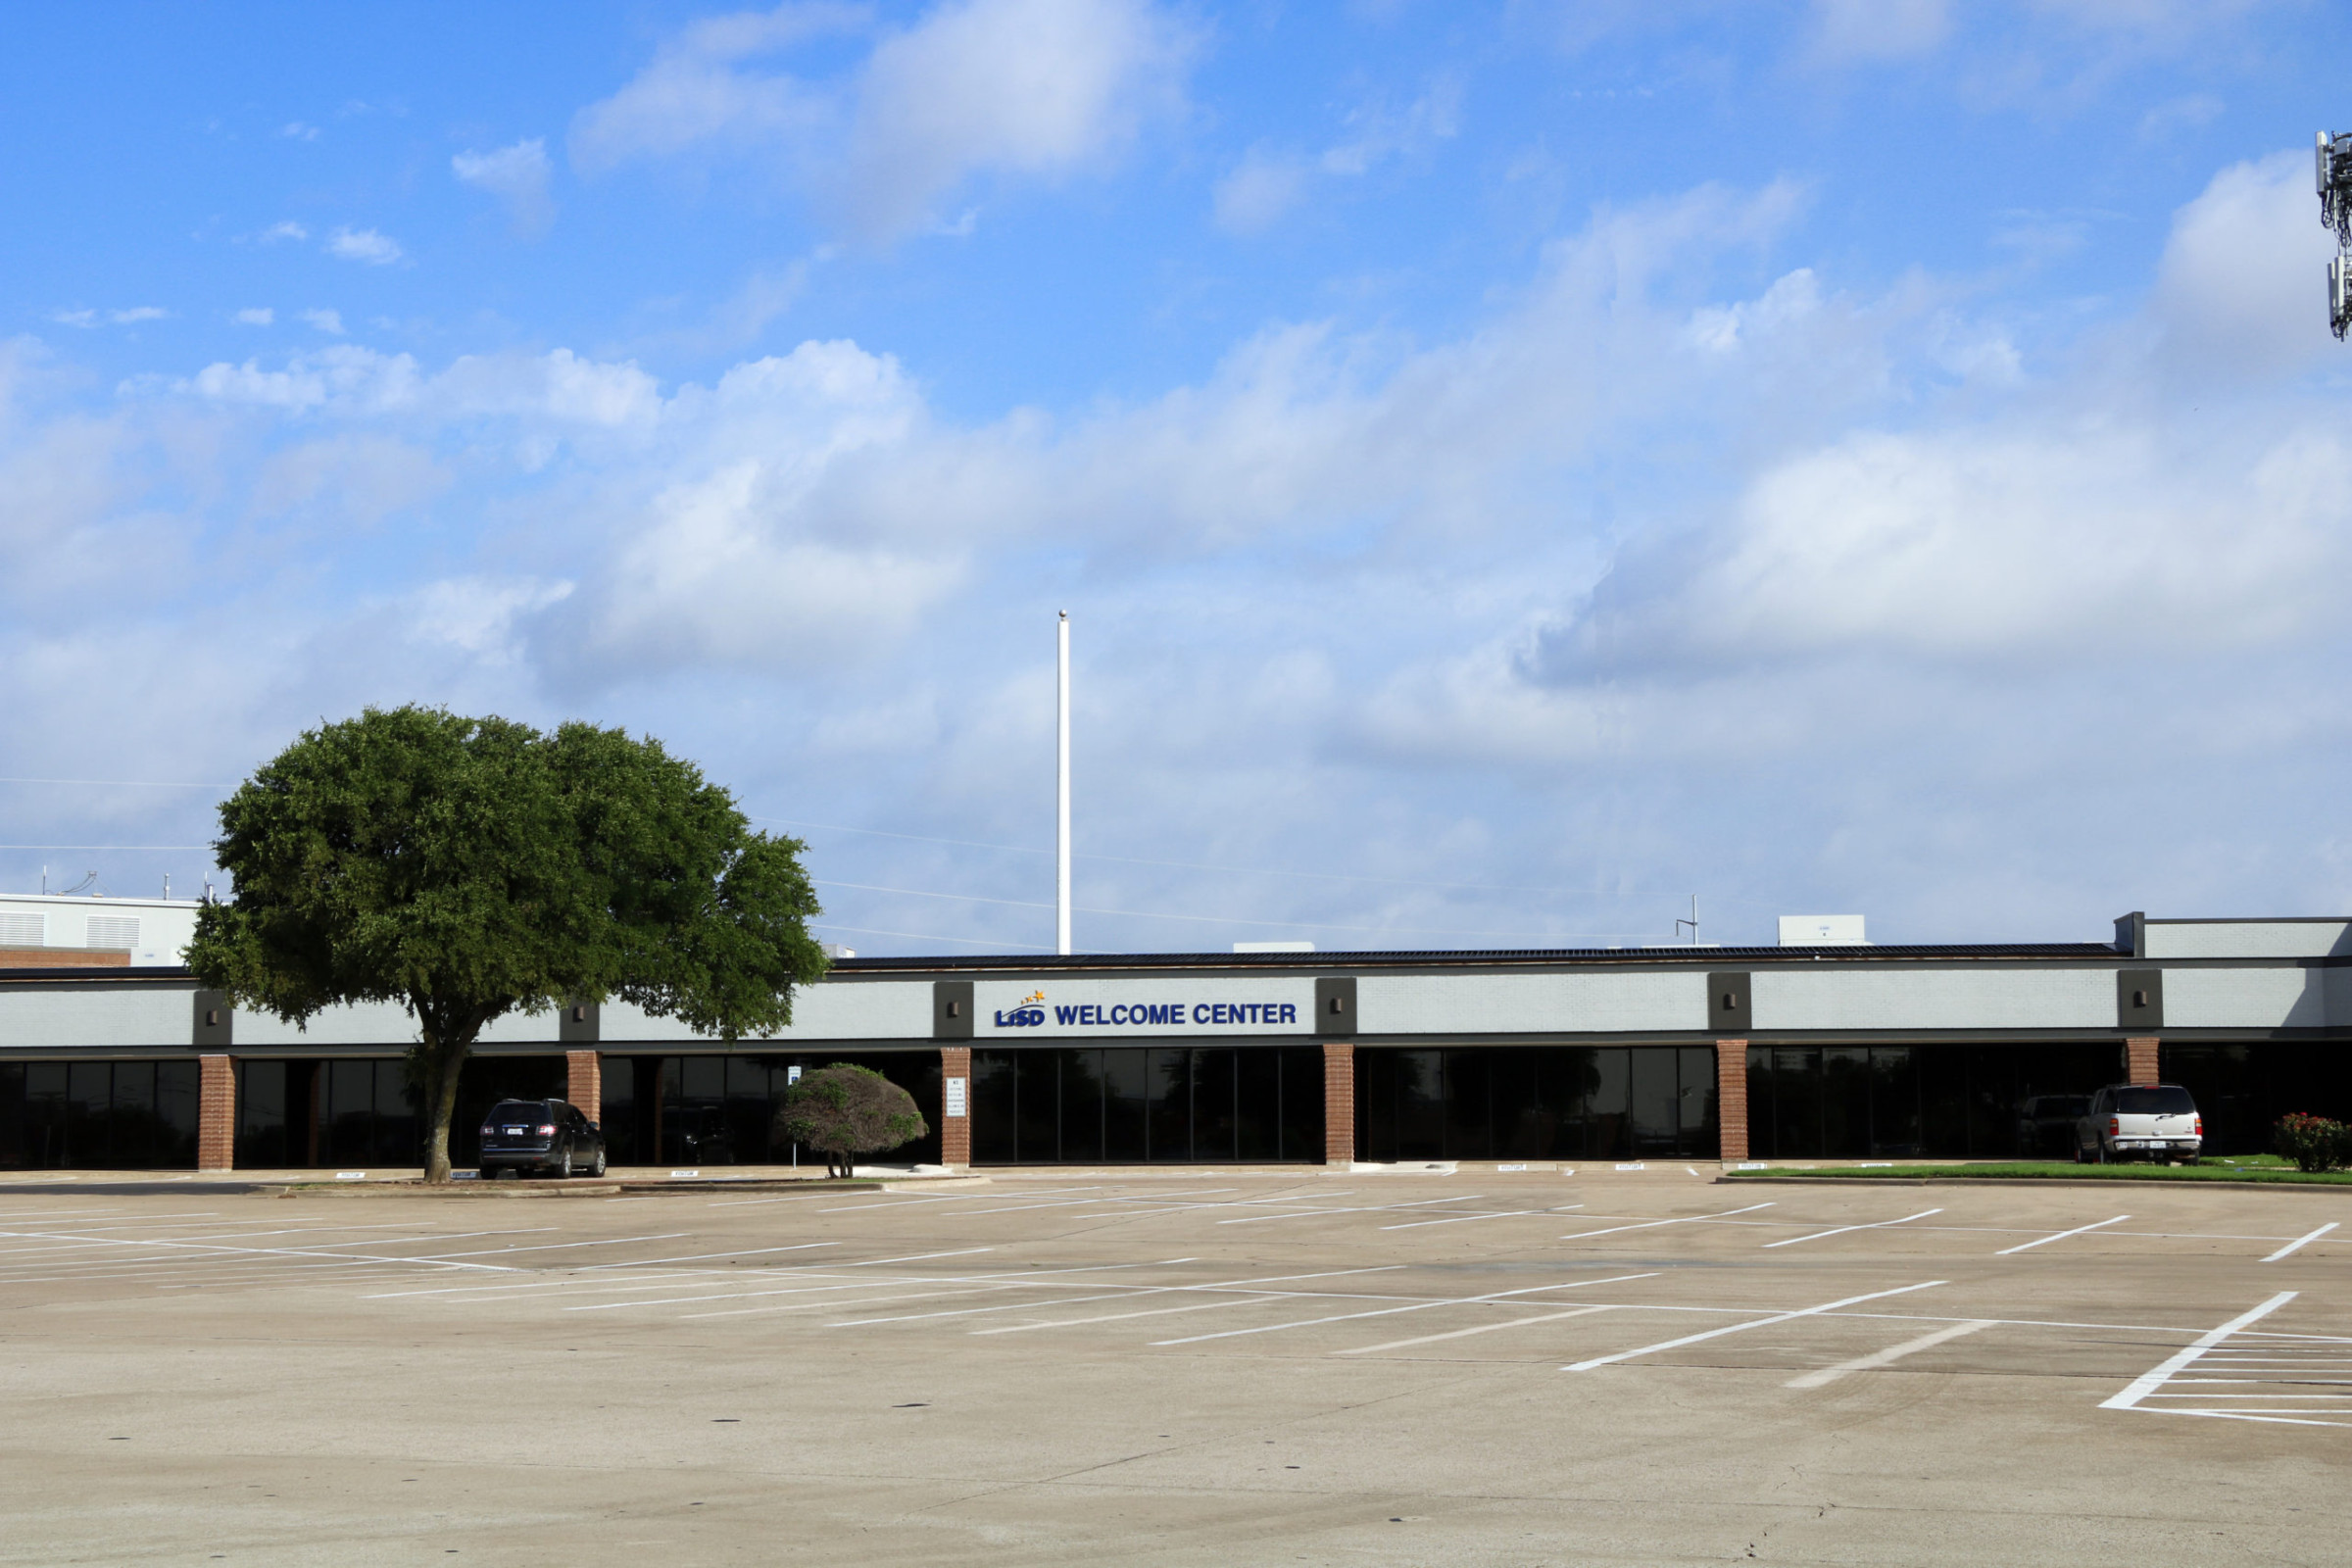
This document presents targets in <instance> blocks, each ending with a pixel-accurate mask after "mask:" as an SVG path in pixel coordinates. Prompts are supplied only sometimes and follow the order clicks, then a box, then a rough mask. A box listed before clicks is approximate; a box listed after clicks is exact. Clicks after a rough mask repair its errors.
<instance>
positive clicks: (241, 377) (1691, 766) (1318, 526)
mask: <svg viewBox="0 0 2352 1568" xmlns="http://www.w3.org/2000/svg"><path fill="white" fill-rule="evenodd" d="M476 11H477V12H478V13H479V14H468V13H466V12H464V11H462V10H460V9H457V8H449V7H441V6H426V5H415V6H393V5H379V6H357V7H350V8H342V9H338V10H336V11H334V12H332V13H327V12H321V11H320V10H319V8H316V7H299V6H291V5H288V6H260V5H247V6H240V7H236V8H233V9H230V8H215V9H211V10H198V9H195V8H187V7H178V6H164V5H154V6H132V5H118V6H103V5H100V6H89V7H76V8H55V9H53V10H51V11H48V12H45V13H44V12H40V11H35V10H34V9H32V8H18V9H16V10H14V11H12V12H11V13H10V14H9V15H8V16H7V18H6V19H5V20H4V21H0V125H4V126H5V131H6V136H7V142H8V146H9V147H10V150H11V156H10V158H9V159H8V160H7V161H6V163H5V165H4V166H0V195H4V196H5V198H6V201H7V209H6V210H7V211H8V212H10V213H12V214H14V215H15V217H14V220H13V222H12V224H11V231H10V238H9V243H8V244H7V245H5V246H0V662H4V671H0V678H5V680H6V681H7V684H8V688H9V690H10V692H11V695H12V699H13V700H12V703H11V713H12V719H13V722H12V724H11V725H10V727H9V733H8V736H7V739H6V741H5V742H0V773H4V774H6V775H7V776H8V777H9V778H10V779H11V780H76V781H92V782H77V783H70V784H56V783H37V782H9V783H5V784H0V807H4V808H5V810H6V825H7V831H6V832H5V833H4V834H0V838H4V839H5V840H6V842H7V843H8V844H10V845H16V846H24V847H23V848H9V849H0V884H4V885H7V886H12V887H17V888H24V889H29V888H30V887H32V886H34V885H36V884H37V882H38V879H39V877H40V875H41V871H42V867H43V866H44V865H46V866H47V867H48V868H49V872H50V877H51V881H52V884H53V885H55V884H58V883H66V884H71V883H73V882H74V881H77V880H79V879H80V877H81V876H82V875H83V874H84V873H85V872H87V871H89V870H92V869H95V870H96V871H97V872H98V874H99V879H100V882H101V884H102V885H103V886H105V887H106V888H107V889H108V890H109V891H112V892H115V893H118V894H129V893H142V892H151V891H153V890H154V889H155V888H157V887H158V886H160V883H161V878H162V877H163V876H164V875H165V874H166V873H170V874H172V876H173V877H174V884H173V885H174V889H175V891H184V890H186V889H189V888H191V887H192V886H194V885H196V884H197V883H199V882H200V881H201V879H202V877H203V876H204V874H205V872H206V870H207V869H208V865H207V860H206V856H205V854H204V852H203V851H202V850H201V849H200V848H193V846H199V845H201V844H202V843H203V842H204V840H205V839H206V838H208V837H209V835H210V831H211V816H210V811H211V805H212V803H213V802H214V801H215V800H217V799H218V797H219V793H220V791H221V787H222V786H225V785H228V784H233V782H234V781H235V780H236V779H237V778H239V777H241V776H243V774H244V773H245V772H246V771H248V770H249V769H250V768H251V767H253V766H254V765H255V764H256V763H257V762H259V761H260V760H264V759H266V758H267V757H268V756H269V755H270V754H271V753H272V752H273V751H275V750H276V749H277V748H278V747H280V746H282V745H283V744H285V743H286V742H287V741H288V740H289V739H291V738H292V737H293V736H294V735H295V734H296V733H298V732H299V731H300V730H301V729H302V728H304V727H305V726H307V725H311V724H315V723H317V722H318V721H319V719H320V718H321V717H322V716H324V717H334V716H340V715H343V714H346V713H350V712H352V711H356V710H357V709H359V708H360V707H361V706H362V705H365V704H368V703H379V704H388V703H397V702H403V701H412V700H414V701H423V702H435V703H445V704H448V705H450V706H452V707H454V708H457V709H460V710H462V711H498V712H503V713H507V714H510V715H513V716H516V717H521V718H527V719H531V720H534V721H538V722H553V721H556V720H559V719H562V718H566V717H584V718H590V719H594V720H597V721H600V722H605V723H612V724H621V725H626V726H627V727H629V728H631V729H632V730H639V731H644V732H649V733H653V734H656V735H659V736H661V737H662V739H663V740H664V741H666V742H667V743H668V744H670V745H671V746H672V747H673V748H675V749H676V750H678V751H680V752H682V753H684V754H686V755H688V756H691V757H694V758H696V759H698V760H701V761H702V762H703V763H704V764H705V766H706V767H707V768H708V769H709V771H710V772H711V775H712V776H713V777H715V778H717V779H718V780H720V781H722V782H724V783H726V784H728V785H729V786H730V787H732V788H734V789H735V790H736V791H737V793H738V795H739V797H740V798H741V800H742V801H743V803H744V805H745V807H746V809H748V810H750V811H751V812H753V813H754V814H755V815H757V816H759V817H760V818H761V819H763V820H765V821H769V822H773V823H776V824H779V825H782V824H807V825H806V826H805V827H799V828H796V829H795V830H796V831H800V832H802V834H803V836H804V837H806V838H807V840H808V842H809V846H810V858H811V863H812V866H813V869H814V871H815V874H816V875H817V876H818V877H819V879H820V881H821V882H822V883H823V884H824V889H823V891H824V894H825V898H826V903H827V921H828V929H827V934H828V935H830V936H834V937H836V938H837V939H838V940H842V941H845V942H848V943H850V944H852V945H854V946H856V947H857V948H858V950H859V951H861V952H873V953H909V952H977V951H983V950H985V949H988V948H992V947H993V948H1005V949H1010V950H1014V951H1017V950H1018V949H1019V948H1020V947H1021V946H1023V945H1027V946H1032V947H1037V946H1044V945H1048V944H1050V943H1051V941H1052V932H1053V925H1052V912H1051V909H1050V908H1049V907H1046V906H1047V905H1048V904H1049V903H1050V901H1051V898H1052V888H1053V880H1052V861H1051V858H1050V857H1048V856H1045V855H1043V854H1040V853H1038V852H1039V851H1040V850H1041V849H1043V848H1045V847H1048V846H1050V844H1051V834H1052V793H1051V791H1052V777H1051V730H1052V719H1053V714H1052V666H1051V655H1052V646H1053V642H1052V639H1053V618H1054V611H1056V610H1057V609H1064V608H1066V609H1068V610H1069V611H1070V613H1071V614H1072V618H1073V623H1074V626H1075V627H1076V631H1075V641H1076V646H1077V651H1078V653H1077V664H1078V672H1079V692H1080V701H1079V706H1078V723H1077V741H1076V755H1077V773H1078V801H1079V807H1078V811H1077V838H1078V845H1079V848H1080V850H1081V852H1082V857H1081V859H1080V861H1079V867H1078V903H1079V905H1080V907H1081V909H1082V910H1083V911H1084V912H1082V913H1081V915H1080V917H1079V921H1078V936H1079V943H1080V945H1081V946H1082V947H1086V948H1091V949H1100V950H1104V951H1155V950H1166V949H1191V948H1215V947H1221V946H1223V945H1225V944H1227V943H1229V942H1231V941H1235V940H1252V939H1255V940H1263V939H1272V938H1286V937H1289V938H1305V939H1311V940H1314V941H1316V942H1317V943H1319V944H1320V945H1321V946H1323V947H1325V948H1327V949H1331V948H1346V947H1354V946H1364V947H1465V946H1529V945H1540V944H1553V945H1582V944H1587V943H1602V942H1642V941H1663V940H1670V939H1671V938H1672V936H1673V934H1674V928H1673V924H1672V922H1673V919H1674V917H1675V915H1676V914H1678V913H1682V912H1686V909H1687V900H1688V897H1689V896H1690V895H1691V893H1694V892H1695V893H1696V894H1697V895H1698V897H1699V905H1700V912H1701V917H1702V921H1703V922H1704V924H1705V932H1704V934H1705V935H1706V936H1707V937H1708V938H1709V939H1721V940H1724V941H1769V940H1771V933H1772V917H1773V916H1774V915H1775V914H1778V913H1797V912H1822V911H1853V910H1858V911H1861V912H1863V913H1865V914H1867V915H1868V916H1869V917H1870V919H1871V922H1872V934H1873V935H1874V936H1875V937H1877V938H1878V939H1880V940H1882V941H1905V940H1909V941H1947V940H1973V939H1993V938H2041V939H2056V940H2073V939H2081V938H2084V937H2099V936H2103V935H2104V934H2105V929H2106V926H2105V922H2106V921H2107V919H2108V918H2109V917H2111V916H2113V915H2115V914H2117V913H2121V912H2123V911H2125V910H2127V909H2130V908H2133V907H2146V908H2147V909H2148V910H2149V911H2150V912H2153V913H2174V914H2185V913H2197V914H2247V913H2257V912H2266V913H2267V912H2285V913H2314V912H2323V911H2325V912H2340V911H2341V910H2342V909H2343V908H2344V907H2348V906H2352V887H2347V882H2348V881H2352V840H2348V839H2347V836H2346V833H2345V831H2344V828H2343V825H2342V824H2343V822H2344V808H2343V806H2342V804H2341V802H2342V799H2343V793H2344V792H2343V790H2342V788H2341V786H2340V780H2341V779H2342V778H2343V776H2344V773H2345V767H2344V763H2345V762H2346V760H2347V756H2348V753H2352V745H2348V739H2352V738H2348V736H2347V726H2346V722H2345V717H2344V705H2343V704H2342V703H2341V702H2340V700H2339V699H2337V697H2336V696H2335V693H2334V684H2335V682H2334V678H2333V677H2334V675H2335V672H2336V670H2337V669H2339V668H2340V667H2341V665H2342V663H2343V660H2344V656H2345V654H2346V652H2347V649H2346V646H2345V642H2346V639H2345V637H2344V635H2343V634H2342V632H2341V631H2340V630H2339V629H2338V624H2337V623H2338V621H2339V619H2340V616H2339V614H2338V613H2337V606H2338V605H2339V603H2340V602H2341V600H2342V598H2343V596H2344V595H2343V590H2344V586H2345V583H2346V580H2347V570H2348V568H2352V501H2348V500H2347V497H2352V421H2347V419H2346V417H2345V416H2346V413H2347V391H2348V389H2352V377H2348V376H2347V368H2352V360H2347V359H2346V357H2345V356H2346V354H2347V353H2352V350H2347V349H2345V348H2344V347H2343V346H2341V345H2337V344H2335V343H2334V342H2332V340H2330V339H2329V338H2328V336H2327V328H2326V322H2325V309H2324V303H2323V299H2322V293H2321V283H2320V278H2321V272H2322V268H2323V266H2324V263H2325V261H2326V258H2327V255H2328V254H2329V244H2330V242H2329V240H2328V238H2327V235H2326V234H2325V233H2324V231H2323V230H2322V229H2321V228H2320V226H2319V224H2318V222H2317V204H2316V201H2315V200H2314V199H2313V196H2312V193H2311V187H2310V167H2311V158H2310V152H2309V147H2310V143H2311V137H2312V134H2313V132H2314V131H2316V130H2319V129H2321V128H2323V127H2329V128H2332V127H2333V126H2334V125H2336V124H2338V123H2352V98H2348V97H2347V96H2346V95H2345V94H2344V92H2343V90H2342V87H2341V80H2342V74H2341V69H2340V63H2341V62H2342V61H2343V60H2344V59H2345V58H2347V45H2348V44H2352V17H2347V15H2346V14H2345V13H2343V12H2342V11H2341V10H2340V8H2335V7H2329V6H2325V5H2320V4H2285V3H2280V4H2263V3H2258V0H2239V3H2223V4H2194V3H2189V0H2032V3H2020V4H2015V5H2002V4H1989V3H1988V4H1985V5H1977V6H1968V7H1961V6H1957V5H1947V4H1942V3H1939V0H1875V3H1856V0H1812V3H1800V0H1789V3H1786V4H1776V3H1769V0H1753V3H1746V4H1708V3H1700V0H1691V3H1682V4H1675V3H1667V0H1653V3H1650V4H1642V5H1636V4H1614V3H1593V4H1582V5H1577V4H1565V3H1555V4H1540V3H1535V0H1522V3H1504V4H1497V5H1488V6H1481V5H1474V4H1450V5H1443V6H1441V5H1434V4H1423V3H1416V0H1391V3H1380V4H1375V3H1363V4H1356V5H1341V4H1333V5H1324V6H1295V5H1278V4H1230V5H1222V6H1218V5H1161V4H1152V3H1147V0H966V3H961V4H947V5H872V6H866V5H850V4H843V5H835V4H807V5H787V6H784V7H782V8H781V9H778V10H774V11H745V12H723V11H711V10H707V9H701V8H696V7H692V6H685V5H673V4H631V5H608V6H600V5H594V4H573V5H567V6H564V7H560V8H558V7H530V6H522V5H515V6H510V7H503V8H476ZM2331 87H2332V88H2333V89H2334V90H2333V91H2332V92H2330V90H2329V89H2330V88H2331ZM182 785H185V786H194V787H186V788H183V787H176V786H182ZM166 786H172V787H166ZM82 846H130V847H137V848H104V849H100V848H82ZM178 846H189V847H188V848H179V847H178Z"/></svg>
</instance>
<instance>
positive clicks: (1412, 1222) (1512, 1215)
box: [1381, 1203, 1585, 1231]
mask: <svg viewBox="0 0 2352 1568" xmlns="http://www.w3.org/2000/svg"><path fill="white" fill-rule="evenodd" d="M1584 1206H1585V1205H1584V1204H1582V1203H1562V1204H1561V1205H1560V1206H1559V1207H1557V1208H1498V1209H1495V1210H1494V1211H1493V1212H1492V1213H1486V1214H1448V1215H1446V1217H1445V1218H1444V1219H1408V1220H1406V1221H1405V1222H1404V1223H1403V1224H1401V1225H1383V1226H1382V1227H1381V1229H1382V1230H1384V1231H1413V1230H1419V1229H1420V1228H1421V1227H1422V1226H1424V1225H1459V1224H1461V1223H1463V1222H1464V1221H1465V1220H1473V1219H1526V1218H1528V1217H1529V1216H1531V1215H1532V1216H1535V1217H1537V1218H1542V1217H1543V1216H1544V1215H1545V1214H1567V1213H1572V1212H1574V1211H1575V1210H1577V1209H1580V1208H1582V1207H1584Z"/></svg>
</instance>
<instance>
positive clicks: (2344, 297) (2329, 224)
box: [2318, 130, 2352, 341]
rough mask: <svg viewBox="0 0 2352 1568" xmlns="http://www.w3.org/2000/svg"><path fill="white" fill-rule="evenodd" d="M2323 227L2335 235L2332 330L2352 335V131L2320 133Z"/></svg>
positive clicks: (2329, 270)
mask: <svg viewBox="0 0 2352 1568" xmlns="http://www.w3.org/2000/svg"><path fill="white" fill-rule="evenodd" d="M2318 152H2319V185H2320V226H2321V227H2323V228H2326V229H2329V230H2331V231H2332V232H2333V233H2334V235H2335V260H2334V261H2332V262H2329V263H2328V264H2327V328H2328V330H2329V331H2331V332H2333V333H2334V334H2335V335H2336V338H2337V340H2338V341H2341V340H2342V338H2343V336H2344V334H2345V333H2346V332H2352V131H2338V132H2336V133H2334V134H2332V135H2331V134H2329V133H2328V132H2327V131H2324V130H2323V131H2321V132H2320V145H2319V149H2318Z"/></svg>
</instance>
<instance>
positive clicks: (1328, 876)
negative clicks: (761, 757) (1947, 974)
mask: <svg viewBox="0 0 2352 1568" xmlns="http://www.w3.org/2000/svg"><path fill="white" fill-rule="evenodd" d="M747 814H748V813H747ZM751 820H753V821H755V822H774V823H777V824H779V825H780V826H783V827H808V828H821V829H823V830H825V831H827V832H832V833H863V834H866V835H868V836H870V837H873V838H881V839H907V840H909V841H911V842H913V843H916V844H952V845H955V846H956V847H957V848H960V849H966V850H1003V851H1005V852H1006V853H1008V854H1012V855H1052V854H1053V853H1054V852H1053V851H1052V850H1041V849H1037V848H1035V847H1034V846H1031V845H1027V844H988V843H984V842H982V841H981V840H978V839H944V838H938V837H935V836H933V835H931V834H928V833H894V832H892V831H890V830H889V829H887V828H878V827H851V826H849V825H848V824H846V823H842V822H800V821H795V820H793V819H792V818H790V817H784V816H754V817H752V818H751ZM1077 858H1079V859H1081V860H1109V861H1114V862H1116V863H1118V864H1120V865H1156V866H1164V867H1166V868H1168V869H1170V870H1177V871H1223V872H1228V873H1230V874H1232V875H1236V876H1302V877H1308V878H1311V879H1313V880H1315V881H1318V882H1377V883H1382V884H1385V885H1387V886H1391V887H1405V888H1445V889H1450V890H1452V891H1455V892H1463V893H1541V894H1544V895H1546V896H1550V897H1555V898H1575V899H1681V898H1687V897H1689V896H1690V890H1689V889H1687V888H1686V889H1683V890H1680V891H1678V892H1673V893H1667V892H1657V891H1651V890H1648V889H1643V888H1617V889H1612V890H1606V891H1602V890H1595V889H1589V888H1558V887H1551V888H1544V887H1526V886H1520V885H1516V884H1512V883H1503V882H1433V881H1428V880H1426V879H1423V878H1419V877H1408V876H1356V875H1350V874H1348V873H1347V872H1342V871H1293V870H1288V869H1285V868H1282V867H1279V866H1264V865H1212V864H1209V863H1207V862H1206V861H1201V860H1150V859H1144V858H1140V857H1137V856H1132V855H1093V854H1083V853H1082V854H1080V855H1079V856H1078V857H1077ZM1707 896H1708V897H1709V898H1711V899H1719V900H1721V901H1722V902H1724V903H1726V904H1744V905H1748V906H1750V907H1754V908H1759V909H1762V908H1769V907H1771V906H1769V905H1765V904H1761V903H1758V902H1757V901H1756V900H1754V899H1739V898H1733V897H1732V896H1731V895H1729V894H1721V893H1711V894H1708V895H1707ZM1049 907H1050V906H1049Z"/></svg>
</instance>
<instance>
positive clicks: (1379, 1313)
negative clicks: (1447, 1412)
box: [1152, 1269, 1658, 1348]
mask: <svg viewBox="0 0 2352 1568" xmlns="http://www.w3.org/2000/svg"><path fill="white" fill-rule="evenodd" d="M1657 1272H1658V1271H1657V1270H1655V1269H1652V1270H1651V1271H1650V1272H1649V1273H1646V1274H1618V1275H1613V1276H1611V1277H1610V1278H1608V1279H1605V1280H1568V1281H1566V1282H1564V1283H1561V1284H1558V1285H1529V1286H1525V1287H1523V1288H1521V1289H1519V1290H1516V1291H1494V1292H1490V1293H1489V1294H1487V1295H1485V1296H1453V1297H1446V1299H1442V1300H1436V1301H1414V1302H1412V1303H1411V1304H1409V1305H1406V1306H1383V1307H1376V1308H1374V1309H1373V1310H1372V1311H1369V1312H1342V1313H1339V1314H1337V1315H1336V1316H1333V1317H1310V1318H1300V1319H1299V1320H1297V1321H1296V1322H1291V1323H1265V1324H1260V1325H1259V1326H1258V1327H1256V1328H1250V1329H1227V1330H1225V1331H1224V1332H1223V1333H1220V1334H1195V1335H1192V1336H1191V1337H1189V1338H1187V1339H1181V1340H1153V1341H1152V1347H1153V1348H1160V1347H1162V1346H1169V1345H1199V1344H1200V1343H1201V1341H1203V1340H1236V1339H1240V1338H1241V1337H1242V1336H1244V1335H1247V1334H1280V1333H1282V1332H1283V1331H1284V1330H1285V1329H1311V1328H1316V1327H1319V1326H1320V1325H1322V1324H1325V1323H1348V1322H1352V1321H1353V1320H1355V1319H1356V1318H1361V1317H1394V1316H1395V1315H1396V1314H1397V1313H1399V1312H1427V1311H1430V1310H1432V1309H1434V1308H1437V1307H1441V1306H1477V1305H1479V1304H1481V1303H1483V1302H1487V1301H1504V1300H1508V1299H1511V1298H1512V1297H1514V1296H1534V1295H1536V1294H1538V1293H1539V1292H1543V1291H1577V1290H1583V1289H1584V1288H1585V1287H1586V1286H1588V1285H1619V1284H1623V1283H1624V1282H1625V1281H1627V1280H1646V1279H1655V1278H1656V1277H1657Z"/></svg>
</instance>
